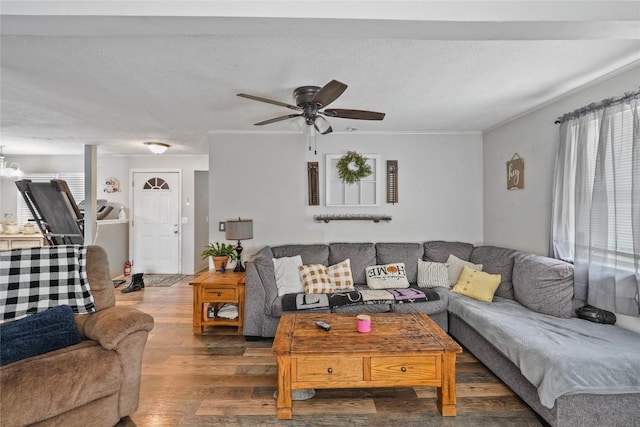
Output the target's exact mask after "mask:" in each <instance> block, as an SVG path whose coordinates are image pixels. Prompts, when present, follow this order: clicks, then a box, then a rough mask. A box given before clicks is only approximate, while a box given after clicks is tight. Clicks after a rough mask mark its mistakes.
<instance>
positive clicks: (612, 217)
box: [571, 109, 634, 268]
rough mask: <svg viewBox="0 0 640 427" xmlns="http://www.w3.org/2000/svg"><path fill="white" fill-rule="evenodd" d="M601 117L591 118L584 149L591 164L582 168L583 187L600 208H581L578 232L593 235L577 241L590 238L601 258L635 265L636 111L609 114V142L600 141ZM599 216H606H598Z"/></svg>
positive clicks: (607, 261)
mask: <svg viewBox="0 0 640 427" xmlns="http://www.w3.org/2000/svg"><path fill="white" fill-rule="evenodd" d="M600 118H601V117H600V115H599V114H598V115H597V117H592V118H590V119H589V121H588V126H587V127H586V131H587V132H586V136H585V139H584V140H585V142H586V144H585V148H584V152H583V153H582V156H584V158H585V160H586V164H587V167H586V168H585V169H584V171H582V173H583V174H585V179H584V180H583V182H584V184H585V188H584V189H583V191H584V192H585V194H588V195H590V196H591V197H592V198H593V199H592V200H591V205H594V206H596V208H595V209H591V210H587V209H580V210H579V211H578V212H577V219H576V233H577V234H580V235H589V236H590V238H588V239H586V238H585V239H582V238H579V239H577V243H578V244H583V245H584V244H585V243H587V242H588V246H589V249H590V250H595V251H598V252H600V254H601V256H600V257H599V258H600V259H602V260H604V261H605V263H607V264H613V265H617V266H618V267H628V268H632V267H633V256H634V251H633V233H632V210H631V206H632V205H631V194H632V174H631V171H632V160H633V156H632V140H633V139H632V136H633V135H632V133H633V132H632V130H633V124H632V119H633V117H632V112H631V110H630V109H623V110H622V111H618V112H616V113H615V114H613V115H611V116H610V117H609V118H608V119H609V120H610V123H609V124H608V131H607V135H606V136H603V137H606V138H607V139H609V140H610V141H609V142H610V143H609V144H604V143H603V144H599V141H600V137H601V135H600V132H601V129H602V126H601V120H600ZM605 120H606V119H605ZM573 131H574V132H579V131H580V130H579V129H578V125H577V124H576V125H574V126H573ZM596 172H597V175H596ZM597 185H600V186H603V188H602V189H601V191H598V189H596V191H594V186H597ZM596 198H600V200H596ZM598 202H600V203H598ZM597 206H600V207H597ZM595 216H601V217H603V218H604V219H605V220H604V221H598V220H595V219H596V218H594V217H595ZM582 249H583V250H587V248H582ZM571 261H573V259H571Z"/></svg>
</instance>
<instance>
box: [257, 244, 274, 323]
mask: <svg viewBox="0 0 640 427" xmlns="http://www.w3.org/2000/svg"><path fill="white" fill-rule="evenodd" d="M253 264H254V265H255V267H256V271H257V272H258V276H259V277H260V281H261V282H262V286H263V288H264V293H265V297H264V314H271V313H272V307H273V303H274V301H275V300H276V298H278V286H277V284H276V273H275V269H274V267H273V250H272V249H271V247H269V246H265V247H264V248H262V249H260V250H259V251H258V253H256V254H255V255H254V257H253Z"/></svg>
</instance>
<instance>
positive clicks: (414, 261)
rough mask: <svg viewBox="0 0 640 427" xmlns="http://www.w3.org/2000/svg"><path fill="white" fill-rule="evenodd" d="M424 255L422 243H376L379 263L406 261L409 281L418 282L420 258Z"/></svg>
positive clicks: (405, 265)
mask: <svg viewBox="0 0 640 427" xmlns="http://www.w3.org/2000/svg"><path fill="white" fill-rule="evenodd" d="M423 255H424V249H423V247H422V244H420V243H376V257H377V264H392V263H396V262H401V263H404V267H405V269H406V273H407V280H409V283H418V260H419V259H422V257H423ZM369 265H372V264H369Z"/></svg>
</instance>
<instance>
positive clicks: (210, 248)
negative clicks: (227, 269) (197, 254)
mask: <svg viewBox="0 0 640 427" xmlns="http://www.w3.org/2000/svg"><path fill="white" fill-rule="evenodd" d="M201 255H202V259H207V258H208V257H211V258H212V259H213V266H214V267H215V269H216V270H220V267H221V266H222V264H223V263H224V265H225V266H226V265H227V264H228V263H229V261H235V260H236V259H237V258H238V255H237V254H236V247H235V246H234V245H232V244H230V243H229V244H227V243H219V242H216V243H209V244H208V245H207V246H205V248H204V250H203V251H202V254H201Z"/></svg>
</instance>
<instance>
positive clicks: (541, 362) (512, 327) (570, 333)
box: [449, 293, 640, 408]
mask: <svg viewBox="0 0 640 427" xmlns="http://www.w3.org/2000/svg"><path fill="white" fill-rule="evenodd" d="M449 311H450V312H451V313H453V314H455V315H457V316H458V317H460V318H461V319H462V320H464V321H465V322H467V323H468V324H469V325H471V326H472V327H473V328H474V329H475V330H476V331H477V332H478V333H480V334H481V335H482V336H484V337H485V338H486V339H487V340H488V341H490V342H491V344H493V345H494V346H495V347H496V348H497V349H498V350H500V351H501V352H502V354H504V355H505V356H506V357H507V358H509V360H511V361H512V362H513V363H514V364H515V365H516V366H518V368H520V371H521V372H522V375H524V377H525V378H527V380H529V382H530V383H531V384H533V385H534V386H536V387H537V388H538V396H539V398H540V402H541V403H542V404H543V405H544V406H546V407H547V408H553V405H554V403H555V400H556V398H558V397H559V396H562V395H564V394H579V393H588V394H623V393H640V334H638V333H635V332H632V331H629V330H626V329H623V328H620V327H618V326H613V325H601V324H597V323H591V322H588V321H586V320H582V319H579V318H577V317H574V318H571V319H562V318H559V317H554V316H549V315H546V314H540V313H536V312H534V311H532V310H529V309H527V308H526V307H524V306H522V305H520V304H519V303H517V302H516V301H513V300H510V299H506V298H500V297H496V298H495V300H494V302H492V303H486V302H481V301H477V300H474V299H471V298H467V297H465V296H462V295H458V294H454V293H451V296H450V297H449Z"/></svg>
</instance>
